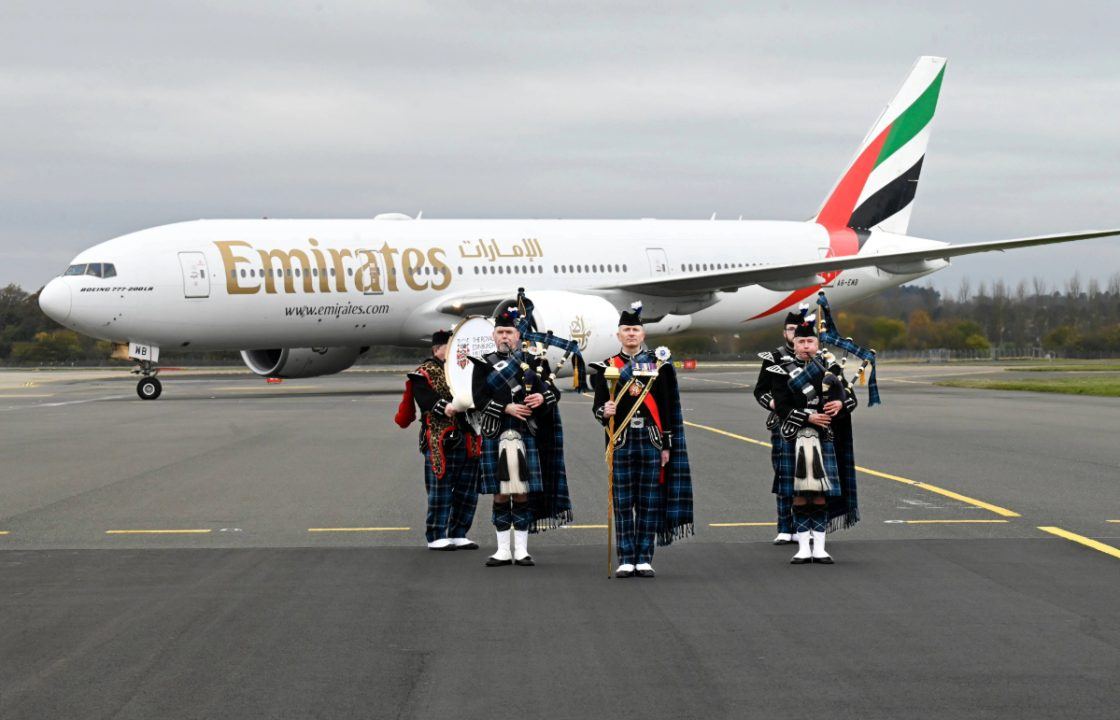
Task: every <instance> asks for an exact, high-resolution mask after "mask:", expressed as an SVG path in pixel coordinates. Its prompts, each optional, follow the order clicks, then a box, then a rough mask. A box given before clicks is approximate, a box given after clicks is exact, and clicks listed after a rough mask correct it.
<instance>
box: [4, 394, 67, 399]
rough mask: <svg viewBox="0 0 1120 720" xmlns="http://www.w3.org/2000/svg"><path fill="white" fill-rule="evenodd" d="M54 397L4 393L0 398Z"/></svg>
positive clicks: (50, 395)
mask: <svg viewBox="0 0 1120 720" xmlns="http://www.w3.org/2000/svg"><path fill="white" fill-rule="evenodd" d="M45 397H54V395H53V394H52V393H46V394H39V393H3V394H0V398H45Z"/></svg>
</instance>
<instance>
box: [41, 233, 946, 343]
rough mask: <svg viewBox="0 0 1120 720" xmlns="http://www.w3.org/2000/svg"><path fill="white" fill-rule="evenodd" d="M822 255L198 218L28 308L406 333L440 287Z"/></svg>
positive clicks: (125, 240)
mask: <svg viewBox="0 0 1120 720" xmlns="http://www.w3.org/2000/svg"><path fill="white" fill-rule="evenodd" d="M930 245H938V246H940V245H942V243H938V242H935V241H930V240H921V239H917V238H909V237H903V236H896V235H889V234H885V233H872V234H871V236H870V238H869V239H868V240H867V242H866V244H865V246H864V247H863V248H862V250H861V251H860V254H861V255H862V254H869V253H872V254H873V253H877V252H886V251H899V250H904V249H909V248H913V249H916V248H919V247H926V246H930ZM828 252H829V235H828V233H827V232H826V231H825V229H824V228H823V227H821V226H820V225H817V224H815V223H811V222H805V223H802V222H769V221H714V220H713V221H688V220H405V219H400V220H386V219H379V220H198V221H193V222H184V223H177V224H172V225H165V226H160V227H155V228H151V229H148V230H142V231H140V232H136V233H132V234H129V235H124V236H121V237H118V238H115V239H113V240H109V241H107V242H104V243H101V244H99V245H95V246H94V247H91V248H89V249H88V250H85V251H83V252H82V253H80V254H79V255H78V256H77V257H76V258H75V259H74V261H73V262H74V263H75V264H82V263H112V264H113V265H114V268H115V271H116V275H115V276H114V277H111V278H99V277H91V276H88V275H72V276H62V277H59V278H55V279H54V280H52V281H51V282H50V284H48V286H47V288H45V289H44V292H43V297H44V302H43V305H44V308H45V309H47V308H48V306H49V308H50V309H49V310H48V312H49V313H50V314H51V315H52V317H55V319H56V320H58V321H59V322H61V323H63V324H64V325H66V326H68V327H71V328H73V329H75V330H78V331H80V332H82V333H85V334H87V335H91V336H94V337H98V338H102V339H106V340H111V341H115V342H129V341H131V342H139V343H145V344H150V345H155V346H159V347H161V348H164V349H177V348H190V349H191V350H221V349H226V350H244V349H250V348H274V347H327V346H332V347H333V346H368V345H381V344H395V345H417V344H421V343H422V342H423V340H424V338H426V337H427V336H428V335H430V334H431V332H432V331H433V330H435V329H437V328H440V327H447V326H449V325H450V324H452V323H453V322H454V317H452V316H451V315H449V314H447V313H446V303H447V300H448V299H449V298H456V297H470V296H472V295H473V296H478V295H486V294H498V295H501V294H503V293H505V294H506V295H508V296H509V297H512V296H513V295H514V294H515V293H516V290H517V288H518V287H524V288H526V292H527V294H528V295H529V296H530V297H532V295H533V293H534V292H540V291H570V292H576V293H579V292H586V293H590V294H604V292H603V291H604V289H609V288H611V287H612V286H614V285H616V284H620V283H625V282H633V281H639V280H644V279H650V278H657V277H666V278H668V277H680V276H681V275H688V274H693V273H695V274H705V273H711V272H716V271H719V270H720V269H730V268H733V267H755V266H758V265H768V264H788V263H795V262H801V261H811V260H818V259H820V258H822V257H824V256H826V254H828ZM922 274H926V273H919V274H907V275H898V274H889V273H886V272H883V271H881V270H878V269H876V268H862V269H857V270H848V271H845V272H843V273H841V274H840V275H839V276H838V277H837V278H835V279H833V280H832V282H831V283H830V284H829V286H828V287H829V288H830V289H829V295H830V297H831V298H832V300H833V302H834V304H840V303H843V302H847V301H851V300H853V299H856V298H859V297H864V296H867V295H870V294H873V293H875V292H878V291H880V290H883V289H885V288H887V287H891V286H894V285H899V284H902V283H904V282H907V281H910V280H912V279H914V278H916V277H920V276H921V275H922ZM791 297H792V293H791V292H790V290H780V291H775V290H766V289H764V288H762V287H759V286H750V287H746V288H742V289H740V290H738V291H735V292H729V293H723V294H720V295H719V296H718V297H717V298H715V299H714V301H712V302H711V303H710V304H708V305H707V306H706V307H703V309H699V310H697V311H695V312H691V313H688V314H680V315H668V316H666V317H664V318H663V319H662V320H661V321H659V322H658V323H656V324H654V325H652V326H651V327H650V328H649V330H650V332H651V333H652V334H671V333H674V332H680V331H683V330H687V329H694V330H695V329H701V330H705V331H736V330H741V329H743V328H744V327H745V326H746V325H747V324H748V323H752V324H753V323H756V322H766V321H771V322H773V321H777V320H780V319H781V318H782V317H784V315H785V312H786V308H787V307H796V306H797V303H798V300H796V299H792V300H791V299H790V298H791ZM616 299H617V298H616ZM810 299H811V296H810ZM48 300H49V303H48V302H47V301H48ZM787 300H788V301H789V302H788V305H786V306H782V307H781V309H780V310H778V309H776V310H773V312H770V313H769V314H767V315H765V316H763V317H758V316H759V315H760V314H762V313H764V312H766V311H767V310H771V309H773V308H774V307H775V306H776V305H779V304H780V303H783V302H785V301H787ZM67 305H68V309H67V307H66V306H67ZM441 306H442V307H443V310H444V311H441V310H440V309H439V308H441ZM755 318H757V319H755ZM554 330H555V331H556V332H557V333H558V334H563V332H564V330H565V328H554Z"/></svg>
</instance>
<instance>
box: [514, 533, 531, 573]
mask: <svg viewBox="0 0 1120 720" xmlns="http://www.w3.org/2000/svg"><path fill="white" fill-rule="evenodd" d="M513 559H514V561H515V562H517V564H518V565H532V564H533V558H532V556H530V555H529V531H528V530H514V531H513Z"/></svg>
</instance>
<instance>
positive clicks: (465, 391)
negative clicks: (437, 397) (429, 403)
mask: <svg viewBox="0 0 1120 720" xmlns="http://www.w3.org/2000/svg"><path fill="white" fill-rule="evenodd" d="M495 349H496V348H495V346H494V321H493V320H491V319H490V318H488V317H483V316H482V315H472V316H470V317H468V318H464V319H463V320H461V321H460V322H459V324H458V325H456V326H455V329H454V330H452V331H451V339H450V340H448V341H447V359H445V360H444V369H445V370H446V372H447V384H448V385H450V386H451V397H452V401H451V405H452V407H454V408H455V409H456V410H460V411H465V410H469V409H472V408H474V398H473V392H472V387H471V381H472V378H473V377H474V363H472V362H471V356H474V357H482V356H483V355H485V354H487V353H492V352H494V350H495ZM472 424H474V423H472Z"/></svg>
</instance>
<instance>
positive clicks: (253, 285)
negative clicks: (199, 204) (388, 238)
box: [214, 238, 451, 295]
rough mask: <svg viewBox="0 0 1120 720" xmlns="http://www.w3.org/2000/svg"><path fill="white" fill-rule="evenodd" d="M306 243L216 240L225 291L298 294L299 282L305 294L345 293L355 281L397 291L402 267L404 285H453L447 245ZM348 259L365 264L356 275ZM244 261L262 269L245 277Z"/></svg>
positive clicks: (365, 289)
mask: <svg viewBox="0 0 1120 720" xmlns="http://www.w3.org/2000/svg"><path fill="white" fill-rule="evenodd" d="M307 244H308V247H307V248H303V249H301V248H293V249H290V250H279V249H272V250H261V249H257V248H254V247H253V245H252V244H250V243H248V242H245V241H244V240H216V241H215V242H214V245H216V246H217V248H218V252H219V253H220V254H221V256H222V266H223V267H224V269H225V277H226V292H228V293H229V294H230V295H253V294H255V293H258V292H261V291H262V290H263V291H264V292H265V293H266V294H269V295H273V294H276V293H279V292H284V293H294V292H296V288H297V285H298V287H299V289H300V290H301V291H302V292H304V293H331V292H336V293H344V292H348V291H349V289H350V288H349V287H348V284H349V281H350V280H352V281H353V289H355V290H357V291H358V292H362V293H383V292H386V291H388V292H398V291H399V290H400V289H401V285H400V284H399V283H398V281H397V278H398V273H397V270H398V266H399V269H400V277H401V279H403V280H404V286H405V287H407V288H409V289H411V290H416V291H420V290H444V289H446V288H447V286H448V285H450V284H451V268H450V267H448V266H447V264H446V263H445V262H444V259H445V258H446V253H445V252H444V251H443V249H442V248H431V249H429V250H428V251H427V252H425V251H424V250H421V249H418V248H413V247H408V248H404V249H403V250H398V249H397V248H395V247H393V246H392V245H390V244H389V243H385V244H384V245H382V246H381V247H380V248H378V249H374V250H367V249H360V250H349V249H346V248H340V249H336V248H323V249H320V248H319V241H318V240H316V239H315V238H309V239H308V241H307ZM239 253H241V254H239ZM253 253H256V255H257V257H258V258H259V267H258V264H257V263H256V262H254V261H253V260H252V259H251V256H252V254H253ZM324 253H325V254H324ZM328 255H329V256H330V258H329V260H328V257H327V256H328ZM247 256H248V257H247ZM346 258H350V259H352V260H358V261H359V262H360V263H361V265H360V266H359V267H357V268H356V269H355V268H351V270H353V274H352V275H350V274H348V273H347V267H346V264H345V263H344V262H343V260H344V259H346ZM242 265H252V266H253V269H254V270H256V271H257V273H259V274H252V275H249V276H247V277H243V276H242V273H243V272H244V271H245V270H247V269H248V268H247V267H241V266H242ZM382 267H384V268H385V269H384V272H382ZM425 267H430V268H431V270H430V273H431V274H430V275H425V276H424V277H423V278H422V277H420V271H421V270H423V269H424V268H425ZM383 280H384V287H383V286H382V281H383Z"/></svg>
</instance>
